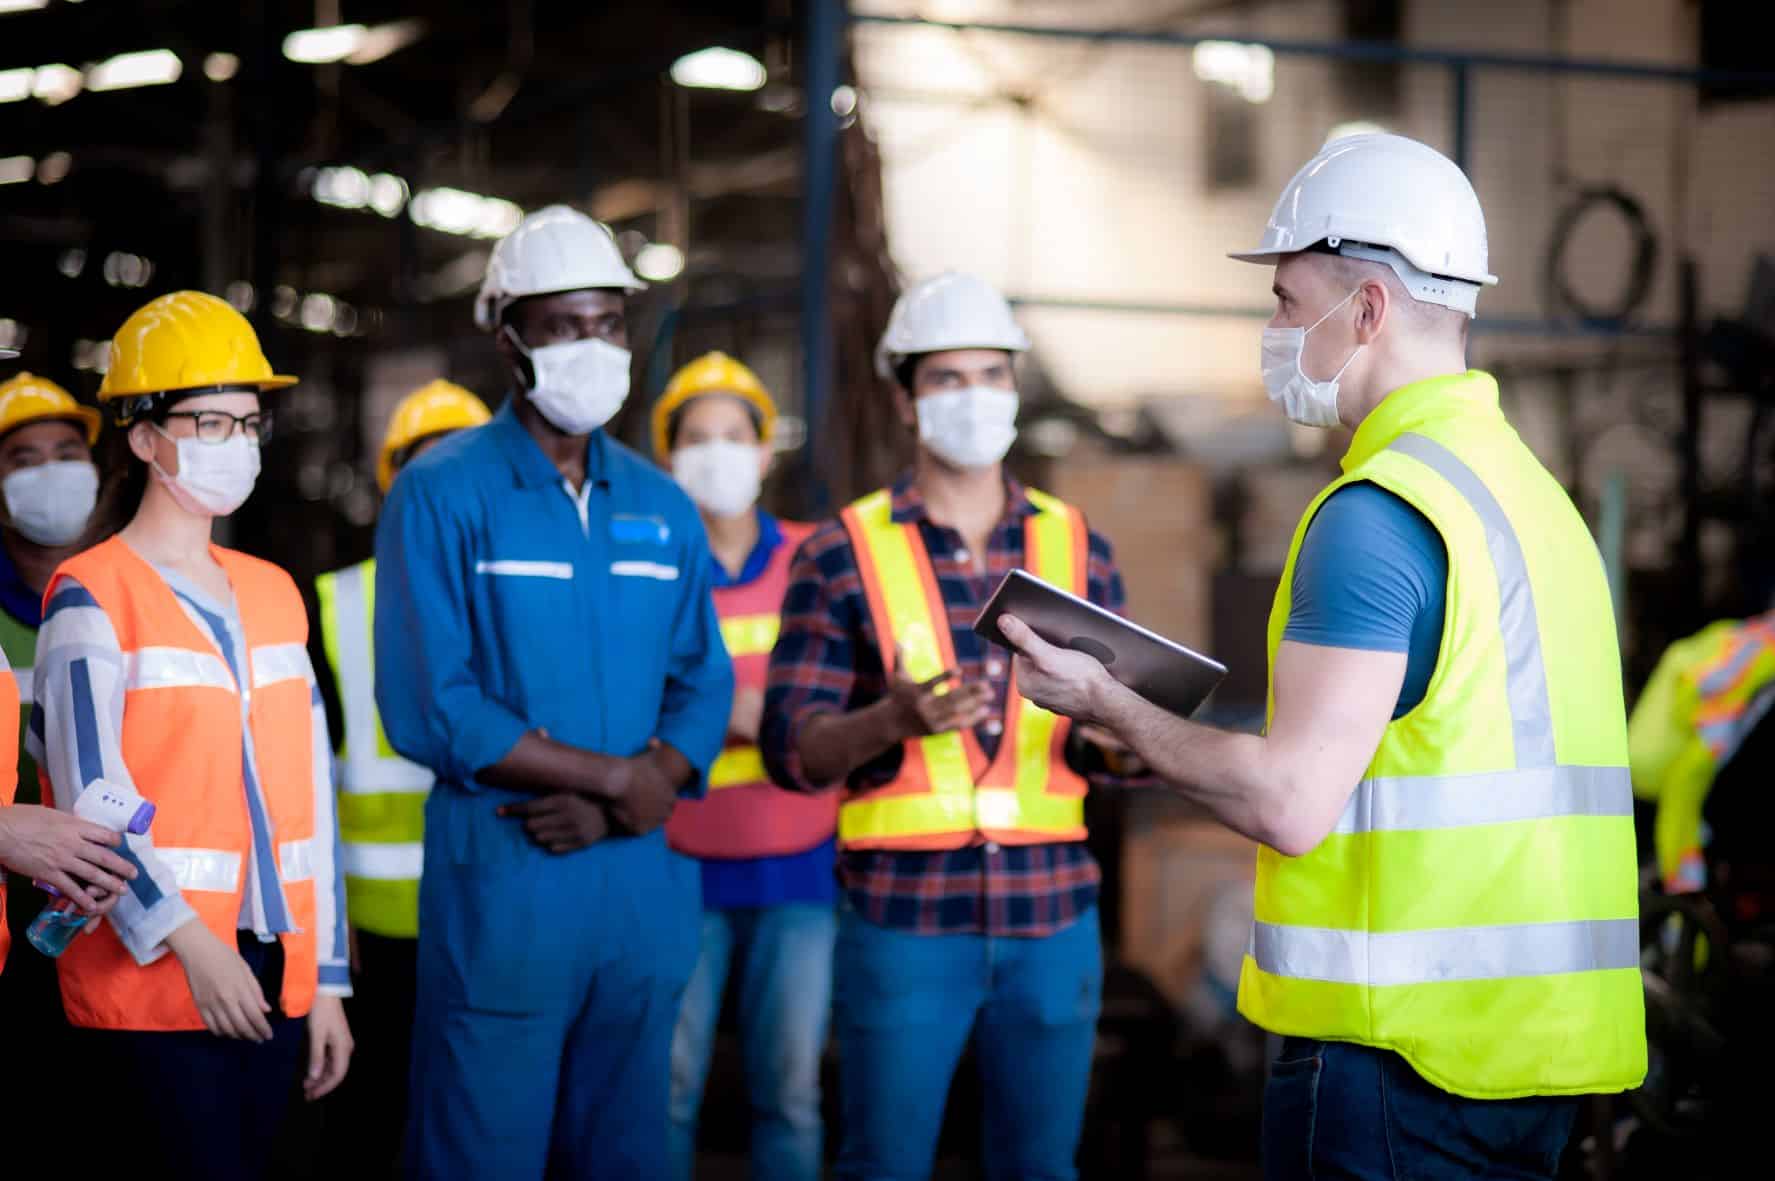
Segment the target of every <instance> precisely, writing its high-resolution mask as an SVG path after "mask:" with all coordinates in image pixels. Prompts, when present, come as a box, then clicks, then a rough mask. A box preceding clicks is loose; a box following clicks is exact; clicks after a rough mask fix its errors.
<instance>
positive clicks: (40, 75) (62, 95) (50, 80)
mask: <svg viewBox="0 0 1775 1181" xmlns="http://www.w3.org/2000/svg"><path fill="white" fill-rule="evenodd" d="M84 84H85V80H84V79H83V78H81V76H80V71H79V70H76V69H75V68H74V67H73V66H66V65H62V64H61V63H60V62H57V63H56V64H54V65H49V66H38V67H37V72H36V74H35V75H33V77H32V78H31V93H32V94H33V95H35V96H36V97H37V98H38V99H39V100H41V101H42V102H45V103H47V104H49V105H50V106H52V107H56V106H60V105H61V104H62V103H65V102H67V101H68V100H69V99H71V98H73V97H74V96H75V95H77V94H79V93H80V88H81V86H82V85H84Z"/></svg>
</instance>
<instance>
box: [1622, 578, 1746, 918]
mask: <svg viewBox="0 0 1775 1181" xmlns="http://www.w3.org/2000/svg"><path fill="white" fill-rule="evenodd" d="M1771 681H1775V613H1770V614H1767V615H1759V616H1756V617H1755V618H1752V619H1722V620H1719V621H1717V622H1715V623H1711V624H1709V625H1707V627H1705V628H1703V629H1702V630H1701V631H1699V632H1697V633H1696V634H1694V635H1692V636H1688V637H1686V638H1684V639H1681V640H1678V641H1677V642H1676V643H1674V644H1672V645H1671V646H1670V647H1669V648H1667V649H1665V651H1664V654H1663V655H1662V656H1660V657H1659V658H1658V666H1657V667H1656V668H1655V669H1653V670H1652V675H1651V677H1650V679H1648V680H1647V681H1646V686H1645V689H1644V690H1642V691H1641V693H1640V696H1639V700H1638V701H1637V702H1636V703H1635V704H1634V707H1633V713H1632V715H1630V716H1629V717H1628V719H1627V748H1628V753H1629V755H1630V756H1631V757H1632V765H1633V788H1634V791H1635V793H1636V794H1638V795H1639V796H1640V798H1642V799H1646V800H1655V801H1656V802H1657V804H1658V813H1657V819H1656V820H1655V821H1654V823H1653V826H1652V836H1653V845H1654V847H1655V848H1656V850H1657V856H1658V872H1659V874H1660V876H1661V877H1662V878H1663V880H1664V889H1665V891H1666V892H1668V893H1672V894H1687V893H1693V892H1695V891H1697V890H1700V889H1702V888H1704V887H1705V886H1706V884H1707V869H1706V861H1705V859H1704V857H1703V854H1702V848H1701V845H1702V828H1703V825H1702V820H1701V814H1702V809H1703V807H1704V806H1705V805H1706V803H1707V796H1708V793H1709V791H1710V790H1711V789H1712V787H1713V781H1714V777H1715V775H1716V774H1717V773H1718V771H1719V769H1720V767H1721V766H1723V765H1724V764H1725V763H1726V762H1727V761H1728V760H1730V759H1731V757H1732V755H1733V754H1735V753H1736V752H1737V750H1738V744H1739V743H1740V742H1742V741H1743V740H1744V738H1745V736H1746V735H1748V734H1749V733H1750V731H1751V730H1752V729H1754V728H1755V726H1756V724H1757V723H1758V722H1760V721H1761V720H1762V716H1761V712H1760V711H1761V710H1763V709H1766V708H1767V700H1768V699H1767V698H1766V697H1764V696H1763V690H1764V689H1765V688H1766V687H1767V686H1768V685H1769V684H1770V682H1771ZM1759 700H1760V701H1761V702H1762V704H1761V705H1760V706H1758V708H1757V710H1756V711H1753V710H1752V704H1753V703H1754V702H1758V701H1759Z"/></svg>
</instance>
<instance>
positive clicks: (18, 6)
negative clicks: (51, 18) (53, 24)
mask: <svg viewBox="0 0 1775 1181" xmlns="http://www.w3.org/2000/svg"><path fill="white" fill-rule="evenodd" d="M48 7H49V0H0V13H8V12H35V11H37V10H38V9H39V8H48Z"/></svg>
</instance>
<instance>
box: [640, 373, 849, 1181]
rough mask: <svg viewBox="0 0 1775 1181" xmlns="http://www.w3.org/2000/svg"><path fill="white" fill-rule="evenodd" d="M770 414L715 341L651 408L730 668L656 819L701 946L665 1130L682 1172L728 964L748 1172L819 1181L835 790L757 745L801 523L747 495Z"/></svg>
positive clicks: (754, 385)
mask: <svg viewBox="0 0 1775 1181" xmlns="http://www.w3.org/2000/svg"><path fill="white" fill-rule="evenodd" d="M776 418H777V409H776V404H775V403H774V402H773V401H772V400H771V396H770V393H769V391H767V390H766V389H765V388H764V385H763V383H762V382H760V381H759V380H758V377H757V375H756V374H754V373H753V372H752V371H751V370H750V369H748V368H746V366H744V365H742V364H740V363H739V362H738V361H736V360H734V359H733V358H732V357H729V356H726V355H725V354H722V353H708V354H706V355H704V356H702V357H699V358H697V359H696V360H695V361H692V362H691V363H690V364H689V365H686V366H685V367H684V368H683V369H681V370H679V371H678V373H677V374H676V375H675V376H674V377H673V378H672V380H671V382H670V383H669V384H668V385H667V386H666V390H665V393H664V394H663V395H661V397H660V400H659V401H658V402H657V403H656V404H655V405H654V409H653V446H654V453H655V454H656V455H658V456H659V457H660V459H661V461H662V462H665V463H667V464H669V466H670V467H671V469H672V474H673V475H674V476H675V477H676V478H677V480H678V483H679V484H680V485H681V486H682V487H683V488H684V490H685V491H686V492H688V493H689V494H690V498H691V499H692V500H694V501H695V502H696V505H697V509H698V510H699V511H700V512H701V514H702V518H703V523H704V525H705V526H706V527H707V528H708V531H709V548H710V550H711V551H712V553H713V555H714V559H715V567H716V569H715V571H714V586H715V612H716V614H717V615H719V616H720V617H721V636H722V639H723V640H725V641H726V643H727V650H728V654H729V655H730V656H732V657H733V671H734V699H733V715H732V719H731V721H730V722H729V725H728V739H727V747H726V749H725V750H723V751H722V754H721V757H720V758H719V759H718V760H717V761H716V763H715V765H714V767H713V768H712V769H711V770H710V771H709V794H708V795H707V797H705V798H704V799H701V800H696V801H689V800H686V801H683V802H681V803H679V805H678V807H677V809H676V811H674V812H673V813H672V819H671V822H670V823H669V824H667V826H666V836H667V839H668V840H669V841H670V842H671V845H672V848H674V849H676V850H678V851H679V852H680V853H685V854H688V855H690V856H692V857H696V858H699V859H700V860H701V861H702V863H703V932H702V951H701V953H700V955H699V956H698V959H697V965H696V971H695V973H694V974H693V975H692V976H691V978H690V984H689V986H688V987H687V988H686V989H685V993H684V1001H683V1005H682V1007H681V1008H680V1010H679V1016H678V1026H677V1029H676V1031H675V1032H674V1035H673V1039H672V1105H671V1116H672V1128H671V1131H672V1141H671V1143H672V1152H673V1161H674V1164H675V1166H676V1167H677V1170H678V1176H679V1177H680V1178H681V1179H682V1181H689V1177H690V1175H691V1172H692V1163H693V1160H694V1157H695V1148H696V1144H695V1141H696V1120H697V1109H698V1107H699V1106H700V1105H701V1101H702V1092H703V1081H704V1079H705V1078H707V1076H708V1071H709V1055H710V1051H711V1049H712V1047H713V1045H714V1041H715V1024H716V1021H717V1019H718V1018H719V1016H720V1013H721V996H722V992H723V988H724V985H725V983H726V980H727V976H728V973H729V969H730V968H731V969H732V971H733V972H734V973H736V974H737V976H738V979H737V981H736V987H737V988H738V990H739V996H738V1001H739V1013H740V1041H741V1050H742V1053H743V1055H744V1060H745V1070H746V1082H747V1090H748V1091H749V1092H750V1097H751V1105H752V1112H753V1126H752V1138H751V1143H752V1173H753V1175H754V1176H758V1177H771V1178H777V1179H780V1181H803V1179H806V1181H816V1179H817V1178H818V1177H819V1176H820V1166H821V1161H822V1158H823V1153H822V1146H821V1141H822V1137H823V1132H822V1128H821V1121H820V1057H821V1053H822V1051H823V1050H824V1048H825V1043H826V1024H827V1015H828V1012H829V1010H830V1000H831V990H832V944H833V940H834V939H835V938H836V934H837V916H836V911H835V909H834V908H835V904H836V902H837V886H836V883H835V882H834V880H833V861H834V857H835V851H834V837H833V834H834V830H835V829H836V826H837V822H838V797H837V793H836V792H826V793H823V794H819V795H805V794H796V793H792V792H786V791H783V790H782V789H780V788H778V787H775V786H773V785H772V784H771V782H770V779H769V777H768V776H766V775H765V773H764V761H763V758H762V756H761V755H760V754H759V752H758V746H757V742H758V724H759V719H760V717H761V716H762V714H763V710H764V673H765V666H766V664H767V663H768V660H769V656H770V649H771V645H772V644H774V643H775V642H776V636H777V621H778V617H779V615H780V613H781V610H782V605H783V590H784V588H785V587H786V586H787V585H788V582H789V566H790V562H791V560H792V559H793V558H794V556H795V551H796V549H797V548H799V546H800V544H801V542H802V540H803V539H804V538H806V537H807V535H808V533H810V532H811V528H810V527H809V526H807V525H800V524H794V523H791V522H788V521H778V520H777V519H776V518H775V517H773V516H771V515H770V514H769V513H767V512H765V511H764V510H763V509H762V508H759V507H757V501H758V491H759V487H760V484H761V482H762V481H763V478H764V475H765V473H766V472H767V471H768V469H769V467H770V450H769V445H770V443H771V439H772V433H773V429H774V427H775V425H776Z"/></svg>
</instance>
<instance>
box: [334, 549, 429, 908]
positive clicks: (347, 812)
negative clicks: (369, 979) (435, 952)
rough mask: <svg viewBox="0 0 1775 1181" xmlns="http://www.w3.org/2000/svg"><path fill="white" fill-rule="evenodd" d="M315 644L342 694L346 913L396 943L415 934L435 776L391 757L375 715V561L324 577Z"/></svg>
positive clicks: (341, 786) (341, 787) (341, 831)
mask: <svg viewBox="0 0 1775 1181" xmlns="http://www.w3.org/2000/svg"><path fill="white" fill-rule="evenodd" d="M315 590H316V592H317V593H318V594H319V597H320V622H321V639H322V641H323V642H324V643H325V644H326V651H327V661H328V663H330V664H331V665H332V666H333V678H334V682H335V684H337V685H338V687H339V703H340V706H341V708H342V712H343V713H344V715H345V732H344V734H343V735H341V740H340V742H339V750H338V756H339V839H340V842H341V844H342V845H343V855H344V866H343V868H344V872H345V905H346V911H347V913H348V914H349V916H350V919H351V923H352V925H353V926H355V927H360V928H362V929H363V930H366V931H371V932H374V933H375V934H378V935H388V936H394V937H402V938H413V937H414V936H416V935H418V934H419V877H420V872H421V871H422V870H423V869H424V867H425V797H426V795H427V794H428V793H430V791H431V785H432V778H433V776H432V773H431V772H430V771H428V770H426V769H425V768H424V767H421V766H419V765H418V764H417V763H411V762H408V761H407V760H406V759H403V758H401V757H400V756H399V755H397V754H395V752H394V748H393V747H391V746H389V744H388V737H387V736H386V735H385V734H383V732H382V719H381V717H380V716H379V715H378V714H377V712H376V657H375V648H374V646H373V641H372V638H371V637H372V631H373V627H372V621H373V620H374V618H375V615H376V560H375V559H374V558H372V559H370V560H369V561H366V562H359V563H358V564H357V565H355V566H352V567H349V568H347V569H345V570H339V571H335V572H334V573H332V574H323V575H321V576H320V577H319V578H317V579H316V580H315Z"/></svg>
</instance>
